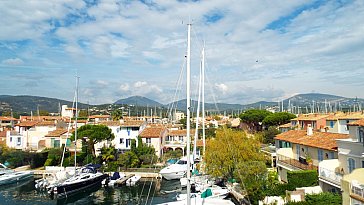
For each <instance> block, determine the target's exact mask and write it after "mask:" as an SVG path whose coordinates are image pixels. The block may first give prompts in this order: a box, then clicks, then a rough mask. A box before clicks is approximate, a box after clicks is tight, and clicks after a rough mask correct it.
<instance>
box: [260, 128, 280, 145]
mask: <svg viewBox="0 0 364 205" xmlns="http://www.w3.org/2000/svg"><path fill="white" fill-rule="evenodd" d="M280 133H281V132H280V131H279V130H278V129H277V127H274V126H270V127H268V129H267V130H263V131H262V136H263V143H265V144H274V137H275V136H276V135H278V134H280Z"/></svg>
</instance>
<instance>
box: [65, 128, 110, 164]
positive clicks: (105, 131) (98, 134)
mask: <svg viewBox="0 0 364 205" xmlns="http://www.w3.org/2000/svg"><path fill="white" fill-rule="evenodd" d="M77 138H84V139H87V144H88V149H89V150H90V151H91V153H92V156H94V157H96V154H95V144H96V143H98V142H102V141H104V140H113V139H114V138H115V136H114V134H113V133H112V131H111V129H110V128H108V127H107V126H106V125H83V126H81V127H80V128H78V129H77ZM71 140H72V141H74V140H75V133H73V134H72V137H71Z"/></svg>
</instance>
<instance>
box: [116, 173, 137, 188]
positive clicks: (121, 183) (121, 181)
mask: <svg viewBox="0 0 364 205" xmlns="http://www.w3.org/2000/svg"><path fill="white" fill-rule="evenodd" d="M133 176H135V174H129V175H127V176H126V177H123V178H121V179H118V180H116V181H115V184H116V185H117V186H122V185H125V184H126V181H128V179H130V178H132V177H133Z"/></svg>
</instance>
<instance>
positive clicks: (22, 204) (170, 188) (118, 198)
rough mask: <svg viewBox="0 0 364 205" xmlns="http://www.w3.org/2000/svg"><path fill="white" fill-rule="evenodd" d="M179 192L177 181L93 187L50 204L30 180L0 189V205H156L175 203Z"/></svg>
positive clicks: (44, 194)
mask: <svg viewBox="0 0 364 205" xmlns="http://www.w3.org/2000/svg"><path fill="white" fill-rule="evenodd" d="M180 192H181V188H180V182H179V180H172V181H167V180H162V181H157V180H155V179H154V180H150V179H149V180H141V181H140V182H139V183H138V184H137V185H136V186H133V187H128V186H122V187H115V188H114V187H112V188H111V187H94V188H92V189H90V190H88V191H86V192H81V193H78V194H76V195H74V196H71V197H68V198H67V199H62V200H52V199H50V198H49V197H48V196H47V194H46V193H43V192H38V191H37V190H35V188H34V180H28V181H25V182H21V183H18V184H13V185H6V186H1V187H0V205H3V204H4V205H48V204H75V205H76V204H77V205H81V204H87V205H89V204H105V205H109V204H118V205H135V204H143V205H147V204H148V205H150V204H158V203H163V202H170V201H174V200H175V196H176V194H177V193H180Z"/></svg>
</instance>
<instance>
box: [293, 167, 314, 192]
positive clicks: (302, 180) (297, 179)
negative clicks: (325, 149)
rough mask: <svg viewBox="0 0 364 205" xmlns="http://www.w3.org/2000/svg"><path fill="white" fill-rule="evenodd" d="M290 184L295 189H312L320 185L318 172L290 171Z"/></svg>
mask: <svg viewBox="0 0 364 205" xmlns="http://www.w3.org/2000/svg"><path fill="white" fill-rule="evenodd" d="M287 180H288V183H289V184H291V185H293V186H294V187H296V188H297V187H310V186H317V185H318V173H317V171H316V170H304V171H288V172H287Z"/></svg>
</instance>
